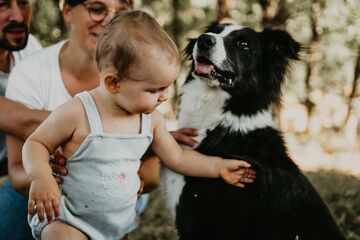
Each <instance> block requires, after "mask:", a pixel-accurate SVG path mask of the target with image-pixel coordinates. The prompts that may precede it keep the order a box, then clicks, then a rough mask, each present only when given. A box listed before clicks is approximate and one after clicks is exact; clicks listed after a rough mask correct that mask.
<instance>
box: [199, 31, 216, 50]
mask: <svg viewBox="0 0 360 240" xmlns="http://www.w3.org/2000/svg"><path fill="white" fill-rule="evenodd" d="M215 45H216V38H215V37H214V36H211V35H209V34H202V35H200V37H199V39H198V47H199V48H201V49H210V48H212V47H214V46H215Z"/></svg>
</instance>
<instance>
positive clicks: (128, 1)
mask: <svg viewBox="0 0 360 240" xmlns="http://www.w3.org/2000/svg"><path fill="white" fill-rule="evenodd" d="M85 1H86V0H60V8H62V6H63V5H64V4H67V5H69V6H70V7H75V6H76V5H78V4H80V3H83V2H85ZM121 2H122V3H124V4H125V5H126V6H127V7H128V9H132V8H133V6H134V1H133V0H121Z"/></svg>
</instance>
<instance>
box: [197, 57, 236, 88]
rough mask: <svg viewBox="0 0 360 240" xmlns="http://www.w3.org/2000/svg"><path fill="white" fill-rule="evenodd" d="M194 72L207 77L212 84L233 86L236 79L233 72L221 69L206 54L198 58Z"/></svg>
mask: <svg viewBox="0 0 360 240" xmlns="http://www.w3.org/2000/svg"><path fill="white" fill-rule="evenodd" d="M194 73H195V74H196V75H198V76H199V77H202V78H206V79H207V80H209V81H210V82H211V84H212V85H220V86H231V85H232V84H233V83H234V79H235V74H234V73H233V72H230V71H223V70H220V69H219V68H217V67H216V66H215V64H213V63H212V62H211V61H210V60H209V59H207V58H205V57H204V56H198V57H197V58H196V60H195V69H194ZM216 80H217V81H216ZM214 81H216V82H214ZM216 83H217V84H216Z"/></svg>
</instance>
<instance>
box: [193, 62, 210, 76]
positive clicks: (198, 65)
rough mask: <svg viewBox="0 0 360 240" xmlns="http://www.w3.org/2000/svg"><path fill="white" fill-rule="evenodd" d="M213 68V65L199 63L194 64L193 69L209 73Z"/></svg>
mask: <svg viewBox="0 0 360 240" xmlns="http://www.w3.org/2000/svg"><path fill="white" fill-rule="evenodd" d="M213 69H214V65H207V64H201V63H196V64H195V71H196V72H197V73H201V74H209V73H211V71H212V70H213Z"/></svg>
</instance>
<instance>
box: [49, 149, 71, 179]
mask: <svg viewBox="0 0 360 240" xmlns="http://www.w3.org/2000/svg"><path fill="white" fill-rule="evenodd" d="M65 164H66V158H65V157H64V156H63V155H62V154H61V152H60V150H56V151H55V152H54V154H53V155H51V156H50V167H51V169H52V171H53V173H54V174H55V175H54V178H55V181H56V182H57V184H61V183H62V182H63V179H62V178H61V176H66V175H67V173H68V171H67V168H66V167H65ZM59 175H60V176H59Z"/></svg>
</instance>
